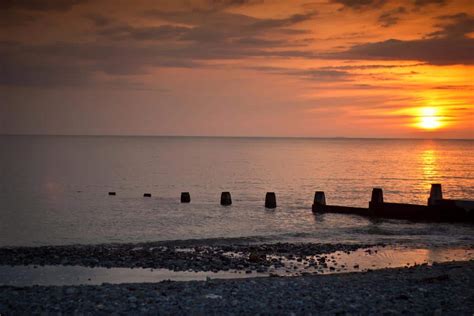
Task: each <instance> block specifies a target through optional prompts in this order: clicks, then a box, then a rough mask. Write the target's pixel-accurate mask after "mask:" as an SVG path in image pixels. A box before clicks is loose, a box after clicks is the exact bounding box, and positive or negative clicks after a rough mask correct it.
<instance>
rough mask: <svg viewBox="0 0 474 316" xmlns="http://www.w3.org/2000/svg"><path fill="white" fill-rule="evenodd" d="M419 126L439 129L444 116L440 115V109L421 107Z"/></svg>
mask: <svg viewBox="0 0 474 316" xmlns="http://www.w3.org/2000/svg"><path fill="white" fill-rule="evenodd" d="M418 119H419V121H418V124H417V126H418V127H419V128H423V129H430V130H432V129H437V128H440V127H441V126H442V125H443V123H442V121H441V120H442V118H441V117H440V116H439V110H438V109H437V108H431V107H428V108H422V109H420V116H419V118H418Z"/></svg>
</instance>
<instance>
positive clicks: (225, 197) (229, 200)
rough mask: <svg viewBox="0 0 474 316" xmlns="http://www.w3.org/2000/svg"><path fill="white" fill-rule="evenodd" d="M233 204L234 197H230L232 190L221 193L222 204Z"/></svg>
mask: <svg viewBox="0 0 474 316" xmlns="http://www.w3.org/2000/svg"><path fill="white" fill-rule="evenodd" d="M231 204H232V198H231V197H230V192H222V193H221V205H224V206H227V205H231Z"/></svg>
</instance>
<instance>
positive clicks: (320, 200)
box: [312, 191, 326, 212]
mask: <svg viewBox="0 0 474 316" xmlns="http://www.w3.org/2000/svg"><path fill="white" fill-rule="evenodd" d="M324 205H326V196H325V194H324V192H323V191H316V192H315V193H314V201H313V206H312V210H313V212H316V211H321V210H322V209H323V208H324Z"/></svg>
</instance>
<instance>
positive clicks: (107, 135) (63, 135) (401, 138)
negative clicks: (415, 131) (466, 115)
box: [0, 133, 474, 141]
mask: <svg viewBox="0 0 474 316" xmlns="http://www.w3.org/2000/svg"><path fill="white" fill-rule="evenodd" d="M0 136H52V137H54V136H57V137H176V138H178V137H183V138H184V137H188V138H275V139H367V140H376V139H380V140H384V139H386V140H461V141H466V140H467V141H474V138H442V137H426V138H424V137H351V136H248V135H247V136H244V135H242V136H231V135H122V134H27V133H25V134H0Z"/></svg>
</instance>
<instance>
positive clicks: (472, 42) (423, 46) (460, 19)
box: [326, 13, 474, 65]
mask: <svg viewBox="0 0 474 316" xmlns="http://www.w3.org/2000/svg"><path fill="white" fill-rule="evenodd" d="M439 20H440V21H443V22H444V23H440V24H438V25H437V26H438V27H440V28H441V30H440V31H437V32H435V33H432V34H429V36H428V37H426V38H423V39H418V40H411V41H402V40H396V39H390V40H387V41H382V42H376V43H367V44H360V45H355V46H353V47H351V48H350V49H349V50H346V51H343V52H340V53H335V54H329V55H327V56H326V57H329V58H340V59H365V60H418V61H423V62H426V63H430V64H434V65H451V64H474V54H472V52H473V51H474V39H472V38H469V37H467V36H466V34H467V33H469V32H472V31H474V25H473V17H472V16H468V15H467V14H465V13H461V14H457V15H452V16H443V17H440V18H439ZM445 21H449V22H447V23H446V22H445Z"/></svg>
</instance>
